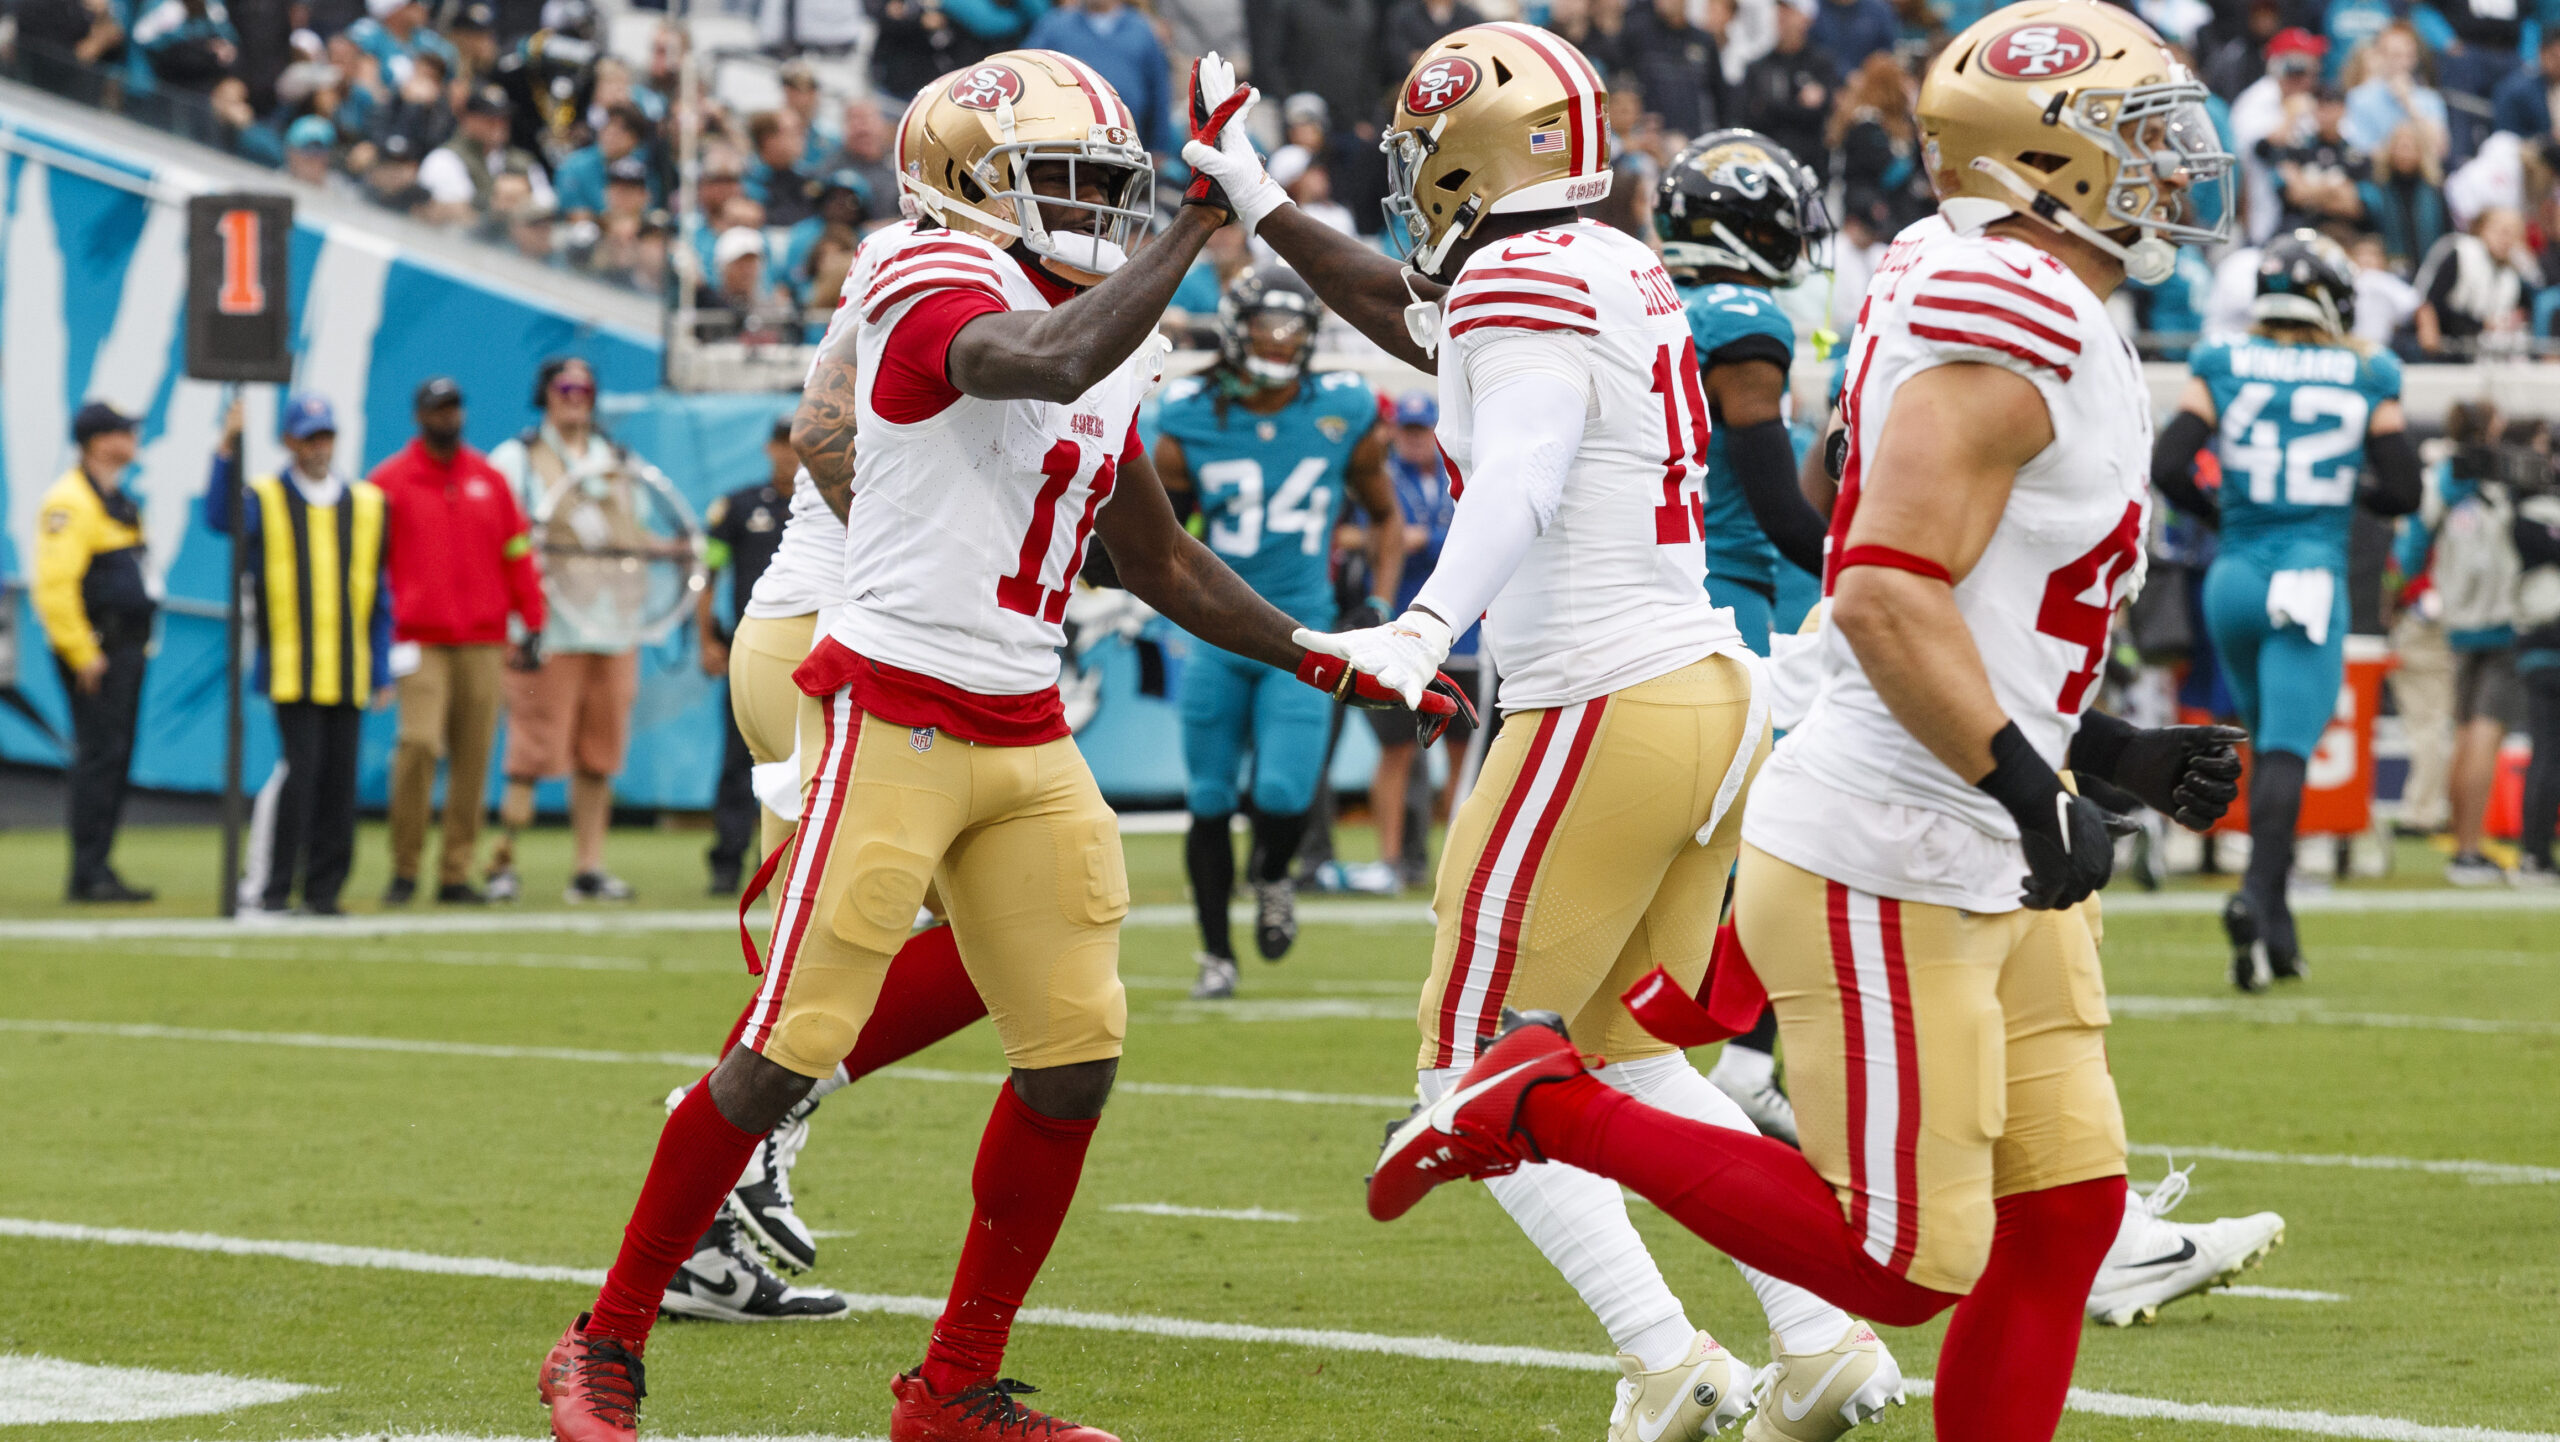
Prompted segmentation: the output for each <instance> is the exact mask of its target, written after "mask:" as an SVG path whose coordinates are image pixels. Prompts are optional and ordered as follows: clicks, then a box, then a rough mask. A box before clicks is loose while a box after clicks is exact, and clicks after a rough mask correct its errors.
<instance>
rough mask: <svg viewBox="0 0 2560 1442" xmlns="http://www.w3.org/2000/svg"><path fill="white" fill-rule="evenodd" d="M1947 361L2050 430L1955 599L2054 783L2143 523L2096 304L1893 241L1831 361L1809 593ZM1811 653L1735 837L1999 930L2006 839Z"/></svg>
mask: <svg viewBox="0 0 2560 1442" xmlns="http://www.w3.org/2000/svg"><path fill="white" fill-rule="evenodd" d="M1965 363H1972V364H1982V365H1994V366H1998V367H2000V368H2001V369H2003V370H2006V371H2009V372H2011V373H2012V374H2014V375H2018V376H2021V377H2023V378H2024V379H2026V380H2027V381H2028V382H2029V383H2030V384H2032V385H2033V386H2034V387H2035V388H2036V391H2037V393H2038V394H2040V395H2041V396H2042V397H2043V398H2044V403H2045V409H2046V413H2047V414H2048V416H2049V417H2050V418H2051V420H2052V424H2053V434H2054V440H2053V442H2052V444H2050V445H2048V446H2046V447H2045V449H2044V450H2043V451H2041V452H2039V453H2038V454H2037V455H2036V456H2035V457H2034V458H2033V459H2031V460H2029V461H2028V462H2027V463H2026V464H2025V465H2024V466H2021V467H2020V468H2019V470H2018V473H2017V478H2016V480H2015V482H2014V483H2013V484H2012V486H2011V488H2010V492H2009V498H2008V503H2007V507H2006V509H2005V510H2004V511H2003V513H2002V514H2001V517H2000V524H1999V526H1998V528H1997V529H1996V530H1995V531H1993V533H1992V537H1991V542H1990V544H1989V545H1988V546H1987V547H1986V548H1985V549H1984V551H1983V553H1982V558H1981V559H1980V560H1979V561H1978V562H1976V563H1975V565H1974V567H1973V569H1972V570H1971V571H1970V572H1968V573H1967V574H1966V576H1965V577H1964V579H1963V581H1961V582H1960V583H1958V584H1957V586H1956V587H1955V600H1956V606H1957V609H1958V610H1959V611H1960V612H1961V613H1962V614H1963V616H1964V620H1965V625H1966V627H1967V628H1968V629H1969V630H1970V631H1971V632H1972V634H1973V643H1974V646H1975V648H1976V649H1977V650H1978V651H1980V653H1981V655H1982V663H1983V667H1984V669H1985V670H1986V671H1987V672H1988V673H1989V675H1990V680H1991V689H1992V691H1993V693H1994V694H1995V695H1996V696H1997V697H1998V699H1999V702H2000V708H2001V709H2002V710H2003V711H2005V712H2007V713H2008V715H2009V718H2010V719H2011V720H2013V721H2015V722H2016V723H2017V725H2018V730H2019V731H2020V732H2021V733H2022V734H2023V735H2024V736H2025V737H2026V739H2027V741H2028V742H2029V743H2030V744H2032V745H2033V746H2034V747H2035V749H2036V753H2037V754H2038V755H2040V756H2042V757H2043V758H2044V759H2045V760H2046V761H2047V762H2048V763H2050V764H2051V765H2053V766H2054V767H2055V768H2056V769H2060V768H2061V767H2062V765H2063V762H2064V757H2065V755H2066V754H2067V752H2068V751H2069V749H2070V745H2071V738H2072V736H2073V734H2074V733H2076V732H2077V731H2078V730H2079V727H2080V714H2081V712H2083V711H2085V710H2086V709H2087V708H2088V706H2089V703H2090V701H2091V700H2092V699H2094V697H2095V696H2096V694H2097V689H2098V678H2099V674H2100V670H2101V668H2102V667H2103V666H2104V665H2105V663H2106V656H2107V648H2108V627H2109V624H2110V622H2111V621H2112V619H2113V617H2114V615H2115V610H2116V607H2117V606H2119V605H2120V604H2122V603H2123V602H2124V601H2125V600H2126V599H2128V598H2129V597H2130V596H2131V595H2132V593H2133V592H2134V591H2135V590H2136V589H2138V588H2139V586H2140V584H2141V577H2142V569H2143V553H2142V542H2143V536H2144V528H2145V525H2146V523H2147V521H2148V519H2149V515H2150V504H2151V503H2150V494H2151V491H2150V466H2151V400H2150V395H2149V392H2148V391H2147V389H2146V388H2145V387H2144V384H2143V378H2142V367H2141V363H2140V362H2139V360H2138V359H2137V358H2136V357H2135V355H2134V352H2133V348H2132V346H2131V345H2129V344H2127V343H2126V341H2125V340H2124V338H2123V336H2122V335H2121V334H2119V333H2118V331H2117V330H2116V328H2115V325H2114V323H2113V322H2112V321H2111V320H2109V319H2108V317H2107V313H2106V306H2105V303H2104V302H2102V301H2101V300H2099V299H2098V297H2097V295H2096V294H2095V293H2094V292H2092V291H2091V290H2090V289H2089V288H2088V287H2087V286H2086V285H2084V284H2082V283H2081V282H2080V280H2079V278H2078V277H2077V276H2075V275H2073V274H2072V273H2071V271H2070V270H2069V269H2068V268H2066V267H2065V266H2063V264H2062V263H2061V262H2060V261H2058V260H2055V259H2054V258H2053V257H2051V256H2050V255H2047V254H2046V253H2045V252H2043V251H2041V250H2038V249H2036V248H2035V247H2033V246H2030V245H2027V244H2025V243H2023V242H2020V241H2016V240H2009V239H2005V238H2000V237H1993V236H1986V235H1979V234H1977V235H1962V234H1959V233H1957V232H1955V231H1953V230H1951V229H1949V228H1948V227H1947V225H1946V223H1945V222H1944V221H1942V220H1939V219H1937V218H1935V217H1932V218H1930V219H1927V220H1923V221H1921V222H1920V223H1918V224H1917V225H1914V226H1913V227H1911V228H1910V229H1908V230H1906V231H1904V232H1903V233H1902V235H1901V236H1900V237H1898V238H1896V240H1895V241H1894V244H1893V246H1892V248H1891V249H1890V250H1889V251H1887V253H1886V255H1885V258H1884V261H1883V263H1882V264H1881V265H1880V266H1878V268H1877V270H1876V274H1875V278H1874V280H1873V281H1871V282H1870V283H1869V285H1868V287H1867V295H1866V299H1865V301H1864V302H1863V303H1862V305H1861V306H1860V308H1859V312H1858V338H1857V342H1856V344H1855V345H1854V346H1853V347H1852V349H1851V350H1850V353H1849V357H1848V367H1847V376H1848V380H1847V384H1846V386H1845V387H1844V389H1843V390H1842V392H1841V399H1840V404H1841V413H1842V423H1843V424H1844V425H1845V426H1846V427H1847V428H1848V431H1849V436H1850V442H1849V454H1848V460H1847V464H1846V465H1845V467H1844V468H1843V471H1842V475H1841V485H1840V497H1839V500H1838V502H1837V503H1836V504H1835V506H1834V508H1833V511H1832V517H1831V536H1830V539H1829V541H1828V542H1827V543H1826V545H1825V549H1826V552H1827V560H1826V566H1825V571H1826V574H1825V576H1824V577H1823V589H1824V594H1826V595H1828V594H1830V592H1831V590H1832V588H1833V587H1835V586H1836V585H1837V584H1838V583H1839V577H1840V549H1841V547H1842V546H1843V545H1845V544H1846V542H1845V540H1844V538H1845V537H1846V536H1847V535H1848V533H1849V525H1850V520H1851V518H1852V517H1853V516H1854V515H1855V514H1856V512H1857V508H1858V499H1859V490H1860V486H1861V483H1862V481H1863V480H1864V479H1865V473H1866V469H1867V467H1868V466H1870V465H1871V464H1872V461H1873V458H1874V456H1875V454H1876V449H1877V445H1878V442H1880V441H1881V440H1882V439H1883V436H1884V426H1885V417H1886V415H1887V413H1888V412H1889V411H1890V410H1891V408H1892V406H1893V400H1894V395H1895V392H1896V391H1898V390H1899V389H1900V388H1901V386H1902V384H1903V383H1904V382H1906V381H1908V380H1910V379H1911V378H1912V377H1914V376H1917V375H1920V374H1922V373H1923V372H1926V371H1929V370H1932V369H1934V368H1936V367H1938V366H1943V365H1950V364H1965ZM1898 479H1899V478H1898ZM1820 645H1821V647H1822V650H1821V653H1820V657H1821V670H1822V679H1821V683H1820V689H1819V690H1818V691H1817V692H1816V693H1815V697H1814V700H1813V703H1812V706H1811V709H1810V711H1809V712H1808V714H1807V715H1806V717H1805V720H1804V724H1802V725H1801V726H1798V727H1796V728H1795V729H1794V730H1792V731H1790V732H1788V734H1787V736H1786V737H1785V739H1784V740H1782V741H1780V742H1779V743H1778V747H1777V750H1776V752H1775V753H1774V754H1773V755H1771V757H1770V759H1769V762H1768V764H1767V765H1766V766H1764V767H1763V768H1762V769H1761V774H1760V779H1759V781H1758V782H1757V783H1756V784H1755V785H1754V787H1753V789H1752V794H1751V799H1750V803H1749V809H1748V810H1746V811H1745V812H1744V815H1743V831H1742V835H1743V839H1744V840H1745V841H1747V842H1749V843H1750V844H1751V845H1753V846H1756V847H1759V848H1760V849H1761V850H1763V851H1766V852H1768V853H1769V854H1771V855H1773V856H1775V857H1777V858H1779V859H1780V860H1783V861H1787V862H1790V863H1792V864H1794V865H1796V866H1800V867H1802V868H1804V869H1805V870H1807V871H1811V872H1814V873H1816V874H1818V875H1821V876H1824V877H1827V878H1829V879H1831V880H1834V881H1840V882H1846V883H1847V884H1849V885H1851V886H1854V887H1857V888H1858V889H1860V890H1863V891H1871V892H1874V893H1875V894H1877V895H1879V896H1890V897H1895V898H1897V899H1900V900H1904V901H1918V902H1928V903H1932V904H1935V905H1940V906H1951V907H1957V908H1960V909H1963V910H1968V911H1978V912H2002V911H2013V910H2015V909H2016V908H2017V906H2018V895H2019V881H2020V878H2021V877H2023V876H2024V875H2025V874H2026V861H2025V857H2024V855H2023V853H2021V851H2020V850H2019V848H2018V840H2017V837H2018V828H2017V823H2016V822H2015V821H2014V820H2012V819H2011V818H2010V816H2009V813H2008V812H2006V811H2004V810H2002V809H2001V807H2000V804H1999V803H1998V802H1996V801H1993V800H1992V799H1991V798H1990V797H1989V796H1988V795H1986V794H1984V793H1983V792H1982V791H1980V790H1978V789H1976V788H1975V787H1974V786H1973V785H1971V784H1970V783H1969V782H1967V781H1965V780H1964V779H1963V778H1961V777H1959V776H1957V775H1956V774H1955V772H1953V771H1952V770H1950V769H1948V767H1947V766H1946V764H1945V763H1944V762H1941V761H1940V760H1938V758H1937V757H1936V756H1934V755H1932V754H1931V753H1930V751H1929V749H1928V748H1927V747H1926V746H1924V745H1922V744H1921V743H1920V741H1919V740H1918V738H1916V737H1914V736H1913V735H1912V734H1911V733H1910V732H1909V731H1908V730H1906V729H1905V728H1904V727H1903V725H1902V723H1901V722H1900V721H1898V720H1896V719H1895V718H1894V715H1893V712H1892V711H1891V709H1889V708H1888V707H1887V706H1886V705H1885V703H1884V699H1883V697H1881V696H1880V695H1878V694H1877V692H1876V689H1875V686H1874V684H1873V683H1872V682H1870V681H1869V680H1868V679H1867V676H1866V673H1865V671H1864V670H1862V669H1861V668H1860V666H1859V664H1858V658H1857V656H1856V654H1855V653H1854V652H1853V651H1852V650H1851V649H1850V647H1849V643H1848V642H1847V641H1846V640H1845V639H1843V638H1842V637H1841V635H1840V633H1839V631H1838V630H1837V628H1835V627H1831V626H1829V625H1827V624H1826V625H1825V626H1824V627H1823V633H1822V636H1821V639H1820Z"/></svg>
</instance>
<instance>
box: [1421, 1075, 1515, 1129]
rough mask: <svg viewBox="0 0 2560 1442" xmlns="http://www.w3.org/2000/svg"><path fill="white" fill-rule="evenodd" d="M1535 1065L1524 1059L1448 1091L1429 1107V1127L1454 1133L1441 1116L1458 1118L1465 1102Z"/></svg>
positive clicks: (1453, 1119)
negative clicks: (1435, 1103) (1470, 1084)
mask: <svg viewBox="0 0 2560 1442" xmlns="http://www.w3.org/2000/svg"><path fill="white" fill-rule="evenodd" d="M1536 1065H1537V1063H1536V1062H1535V1061H1524V1062H1522V1063H1520V1064H1519V1065H1518V1066H1514V1067H1506V1068H1505V1069H1503V1070H1501V1071H1498V1072H1496V1073H1494V1074H1493V1075H1492V1076H1489V1077H1486V1078H1485V1079H1484V1080H1483V1081H1480V1082H1477V1083H1476V1084H1475V1085H1474V1086H1471V1087H1460V1088H1459V1089H1458V1090H1456V1091H1453V1092H1451V1093H1449V1095H1447V1096H1445V1097H1443V1098H1441V1099H1440V1105H1438V1106H1436V1107H1433V1108H1432V1109H1431V1115H1430V1118H1429V1121H1430V1126H1431V1129H1432V1130H1433V1131H1435V1132H1449V1133H1450V1134H1451V1135H1452V1136H1454V1135H1456V1132H1455V1131H1454V1130H1453V1129H1452V1128H1451V1127H1449V1126H1447V1125H1445V1124H1444V1123H1443V1122H1442V1118H1444V1117H1445V1118H1447V1119H1448V1120H1449V1121H1451V1122H1454V1121H1456V1120H1457V1119H1458V1113H1459V1111H1461V1110H1462V1109H1464V1108H1465V1106H1466V1104H1467V1103H1469V1102H1471V1101H1474V1100H1475V1099H1476V1098H1477V1097H1479V1096H1481V1095H1483V1094H1484V1093H1486V1092H1489V1091H1491V1090H1493V1089H1494V1088H1495V1087H1498V1086H1500V1085H1502V1084H1503V1083H1504V1082H1506V1081H1509V1080H1510V1079H1511V1078H1513V1077H1515V1076H1518V1075H1519V1074H1520V1073H1522V1072H1524V1071H1527V1070H1528V1069H1529V1068H1531V1067H1533V1066H1536Z"/></svg>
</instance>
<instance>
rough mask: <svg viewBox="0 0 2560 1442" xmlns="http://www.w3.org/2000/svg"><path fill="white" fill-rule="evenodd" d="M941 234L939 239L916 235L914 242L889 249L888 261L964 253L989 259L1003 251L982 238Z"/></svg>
mask: <svg viewBox="0 0 2560 1442" xmlns="http://www.w3.org/2000/svg"><path fill="white" fill-rule="evenodd" d="M943 235H944V237H945V238H944V239H940V240H926V239H925V238H924V237H922V236H918V237H916V239H915V240H914V242H912V243H910V244H907V245H902V246H899V247H898V248H897V249H895V250H893V251H891V252H890V253H889V255H890V262H889V263H890V264H893V265H894V264H896V263H897V262H898V261H901V260H905V259H906V258H908V257H909V256H916V255H966V256H971V257H974V258H976V259H978V260H988V261H991V260H995V259H997V258H998V257H1000V256H1002V255H1003V254H1004V252H1003V251H1001V250H998V249H996V248H995V247H994V246H993V245H990V244H988V243H987V242H985V241H982V240H974V239H972V240H962V239H959V238H958V237H957V236H956V235H954V234H953V233H952V232H949V231H945V232H943Z"/></svg>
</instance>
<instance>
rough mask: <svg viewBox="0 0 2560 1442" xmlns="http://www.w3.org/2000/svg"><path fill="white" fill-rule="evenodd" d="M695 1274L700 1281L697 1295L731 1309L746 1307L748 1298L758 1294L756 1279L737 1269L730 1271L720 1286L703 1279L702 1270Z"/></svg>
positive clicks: (696, 1291)
mask: <svg viewBox="0 0 2560 1442" xmlns="http://www.w3.org/2000/svg"><path fill="white" fill-rule="evenodd" d="M693 1276H694V1278H695V1280H696V1281H697V1282H698V1283H699V1286H698V1287H697V1289H696V1290H695V1292H694V1295H695V1296H697V1297H700V1298H702V1299H703V1300H704V1301H706V1302H716V1303H718V1304H720V1305H721V1306H723V1307H727V1308H729V1309H730V1310H731V1311H737V1310H739V1309H741V1308H743V1307H745V1306H746V1304H747V1299H748V1298H750V1297H753V1296H754V1295H755V1294H756V1279H755V1278H753V1277H750V1276H746V1275H743V1274H741V1273H739V1272H737V1271H735V1270H732V1271H731V1272H730V1273H729V1279H728V1281H726V1282H725V1283H723V1284H722V1285H720V1286H718V1287H714V1286H712V1285H711V1284H710V1283H709V1282H705V1281H702V1280H701V1278H702V1274H701V1273H700V1272H695V1273H694V1274H693Z"/></svg>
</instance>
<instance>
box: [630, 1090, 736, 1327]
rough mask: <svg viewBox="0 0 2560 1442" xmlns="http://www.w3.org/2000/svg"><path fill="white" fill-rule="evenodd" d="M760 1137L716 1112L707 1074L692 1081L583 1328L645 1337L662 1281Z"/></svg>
mask: <svg viewBox="0 0 2560 1442" xmlns="http://www.w3.org/2000/svg"><path fill="white" fill-rule="evenodd" d="M763 1139H764V1138H763V1137H762V1136H761V1135H759V1134H757V1133H755V1132H743V1131H740V1130H738V1129H737V1128H736V1127H735V1126H732V1125H730V1123H729V1119H728V1118H727V1117H724V1116H722V1115H720V1108H718V1107H717V1106H714V1105H713V1104H712V1101H711V1086H710V1078H708V1077H705V1078H704V1079H703V1080H702V1081H699V1082H696V1083H694V1086H693V1090H691V1091H689V1092H686V1093H685V1096H684V1100H683V1101H682V1102H679V1103H678V1104H677V1105H676V1109H675V1112H674V1114H673V1115H671V1116H669V1117H668V1118H667V1125H666V1129H665V1130H664V1131H661V1132H660V1133H658V1154H657V1156H656V1157H655V1158H654V1159H652V1160H651V1161H650V1163H649V1179H648V1180H647V1181H646V1182H643V1183H642V1184H641V1186H640V1200H639V1201H637V1202H634V1203H633V1204H632V1206H631V1222H630V1225H628V1226H626V1227H624V1228H623V1229H622V1251H621V1252H620V1253H619V1254H618V1255H616V1256H615V1257H614V1259H613V1270H612V1271H609V1272H607V1273H605V1277H604V1291H603V1292H601V1293H600V1294H598V1295H597V1297H596V1305H595V1315H594V1316H593V1317H591V1318H589V1319H588V1322H587V1330H588V1331H590V1332H601V1333H604V1334H605V1335H607V1336H612V1337H619V1338H621V1339H623V1340H624V1341H626V1342H629V1343H631V1344H632V1345H633V1346H634V1347H635V1348H636V1347H638V1346H640V1345H642V1344H644V1343H646V1342H647V1341H648V1340H649V1326H650V1324H651V1323H653V1322H655V1321H656V1320H657V1319H658V1301H659V1299H660V1298H662V1297H664V1296H666V1294H667V1283H668V1282H669V1281H671V1280H673V1279H674V1277H675V1274H676V1268H678V1267H681V1266H683V1265H684V1262H685V1259H686V1258H687V1257H690V1256H692V1255H693V1247H694V1243H696V1242H698V1241H700V1240H701V1239H702V1234H703V1231H704V1230H705V1229H706V1228H708V1227H709V1226H710V1225H711V1219H712V1218H713V1217H714V1216H716V1215H717V1214H718V1213H719V1211H720V1203H721V1201H722V1200H723V1199H724V1198H726V1197H727V1196H728V1195H729V1189H730V1188H731V1187H734V1186H736V1185H737V1184H738V1173H739V1172H741V1171H743V1170H745V1169H746V1165H747V1158H748V1156H749V1155H751V1154H752V1153H753V1152H754V1151H755V1148H756V1143H757V1142H759V1141H762V1140H763Z"/></svg>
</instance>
